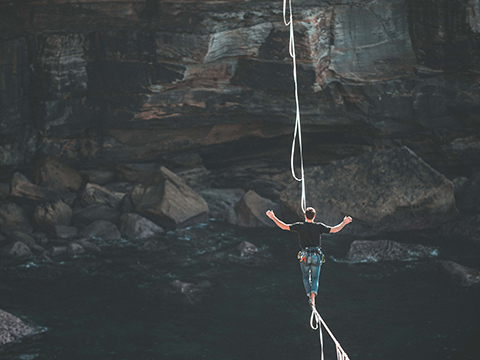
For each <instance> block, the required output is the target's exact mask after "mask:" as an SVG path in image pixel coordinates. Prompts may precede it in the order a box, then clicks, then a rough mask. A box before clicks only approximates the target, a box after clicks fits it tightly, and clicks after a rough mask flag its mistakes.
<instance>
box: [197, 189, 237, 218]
mask: <svg viewBox="0 0 480 360" xmlns="http://www.w3.org/2000/svg"><path fill="white" fill-rule="evenodd" d="M198 194H199V195H200V196H201V197H203V198H204V199H205V201H206V202H207V204H208V210H209V211H208V213H209V216H210V217H211V218H214V219H225V220H228V219H230V220H229V222H232V223H234V222H235V218H236V215H235V209H234V206H235V204H237V203H238V202H239V201H240V200H241V199H242V197H243V196H244V195H245V191H244V190H242V189H205V190H202V191H199V193H198Z"/></svg>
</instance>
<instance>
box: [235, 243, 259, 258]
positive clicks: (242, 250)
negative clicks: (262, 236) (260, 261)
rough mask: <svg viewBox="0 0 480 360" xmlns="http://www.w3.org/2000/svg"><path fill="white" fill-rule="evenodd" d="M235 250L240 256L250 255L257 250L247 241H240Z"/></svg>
mask: <svg viewBox="0 0 480 360" xmlns="http://www.w3.org/2000/svg"><path fill="white" fill-rule="evenodd" d="M236 250H237V251H238V253H239V254H240V257H247V256H252V255H253V254H255V253H256V252H257V251H258V248H257V247H256V246H255V245H253V244H252V243H250V242H248V241H242V242H241V243H240V244H239V245H238V246H237V247H236Z"/></svg>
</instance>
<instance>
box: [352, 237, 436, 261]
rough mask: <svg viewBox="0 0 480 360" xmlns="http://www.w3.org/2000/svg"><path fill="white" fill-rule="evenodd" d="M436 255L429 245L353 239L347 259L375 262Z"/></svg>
mask: <svg viewBox="0 0 480 360" xmlns="http://www.w3.org/2000/svg"><path fill="white" fill-rule="evenodd" d="M436 255H438V251H437V250H436V249H435V248H433V247H430V246H424V245H419V244H402V243H399V242H396V241H391V240H374V241H371V240H355V241H354V242H353V243H352V244H351V245H350V250H349V251H348V253H347V260H350V261H355V262H377V261H393V260H400V261H405V260H413V259H418V258H425V257H432V256H436Z"/></svg>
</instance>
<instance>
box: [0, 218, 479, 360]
mask: <svg viewBox="0 0 480 360" xmlns="http://www.w3.org/2000/svg"><path fill="white" fill-rule="evenodd" d="M383 238H388V239H391V240H397V241H403V242H412V243H421V244H425V245H433V246H435V247H436V248H437V249H438V256H436V257H433V258H430V259H422V260H411V261H402V262H389V263H388V262H385V263H373V264H372V263H349V262H346V261H344V257H345V254H346V253H347V251H348V248H349V246H350V243H351V242H352V240H354V238H352V237H349V236H345V235H344V236H342V235H341V234H339V235H331V236H329V237H328V238H325V239H324V251H325V253H326V254H327V262H326V264H325V265H324V267H323V268H322V274H321V287H320V294H319V297H318V300H317V308H318V310H319V311H320V313H321V315H322V317H323V318H324V320H325V321H326V322H327V324H328V325H329V327H330V329H331V330H332V331H333V333H334V334H335V336H336V337H337V339H338V340H339V341H340V343H341V344H342V346H343V348H344V349H345V350H346V352H347V353H348V355H349V356H350V358H351V359H383V360H385V359H388V360H397V359H398V360H403V359H422V360H425V359H431V360H437V359H475V360H476V359H479V357H478V356H479V355H478V354H479V353H480V345H479V344H480V326H479V324H480V312H479V311H478V306H479V304H480V302H479V299H480V287H463V286H460V285H456V284H455V283H453V282H451V281H450V279H449V278H448V277H447V276H446V275H445V274H444V273H443V272H442V271H441V270H440V269H439V267H438V264H437V261H438V260H439V259H445V260H453V261H456V262H458V263H460V264H462V265H465V266H470V267H474V268H477V269H478V268H480V261H479V260H480V246H478V245H474V244H469V243H468V242H463V241H462V239H450V238H441V237H439V236H438V235H437V234H436V233H434V232H430V233H428V232H422V233H408V234H402V233H397V234H391V235H390V236H388V237H383ZM244 240H246V241H249V242H252V243H253V244H255V245H257V246H258V247H259V248H260V251H259V254H258V255H256V257H255V259H257V260H242V259H240V258H239V257H238V256H236V255H235V254H234V253H233V254H232V252H231V251H230V250H231V248H232V247H234V246H235V245H237V244H238V243H240V242H241V241H244ZM162 241H163V244H164V245H165V246H163V245H162V246H156V247H155V246H151V245H150V247H148V249H149V250H147V249H146V248H145V246H144V247H142V245H141V244H136V243H130V242H126V241H122V242H117V243H105V244H103V245H102V246H103V252H102V253H101V254H99V255H96V256H92V255H86V256H80V257H76V258H73V259H64V261H58V262H54V263H49V262H45V261H32V262H30V263H28V264H10V265H8V266H4V267H3V268H2V270H1V274H0V280H1V283H0V290H1V294H2V296H1V297H0V308H1V309H3V310H5V311H8V312H11V313H13V314H15V315H17V316H20V317H22V318H24V319H29V320H30V321H32V322H33V323H34V324H36V325H39V326H42V327H46V328H47V330H46V332H44V333H43V334H42V335H41V336H38V337H37V338H34V339H31V340H29V341H27V342H23V343H20V344H18V345H15V346H12V347H9V348H7V349H6V350H4V351H3V353H0V358H2V359H23V360H29V359H138V360H142V359H145V360H146V359H222V360H234V359H235V360H236V359H245V360H246V359H262V360H266V359H275V360H280V359H302V360H303V359H319V356H320V355H319V337H318V336H319V335H318V331H313V330H311V329H310V326H309V324H308V323H309V318H310V310H309V308H308V305H307V298H306V296H305V294H304V292H303V286H302V281H301V276H300V269H299V267H298V263H297V260H296V253H297V247H298V245H297V240H296V235H295V234H292V233H288V232H282V231H281V230H278V229H238V228H232V227H228V226H227V225H225V224H224V223H222V222H213V223H211V224H209V225H203V226H199V227H197V228H192V229H189V230H186V231H181V232H180V233H176V234H169V235H168V236H167V239H165V240H162ZM212 254H214V255H212ZM175 280H180V281H182V282H186V283H192V284H194V285H197V289H198V290H197V291H196V292H195V291H194V292H193V293H187V294H185V293H180V292H179V290H178V289H176V288H175V287H174V286H172V282H174V281H175ZM325 335H326V334H325ZM325 341H326V349H325V352H326V359H327V360H328V359H335V358H336V357H335V353H334V349H333V346H332V345H331V341H330V340H329V338H328V335H326V340H325Z"/></svg>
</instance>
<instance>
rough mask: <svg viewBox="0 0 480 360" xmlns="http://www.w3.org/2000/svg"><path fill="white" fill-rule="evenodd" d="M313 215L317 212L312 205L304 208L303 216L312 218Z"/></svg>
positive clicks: (313, 217)
mask: <svg viewBox="0 0 480 360" xmlns="http://www.w3.org/2000/svg"><path fill="white" fill-rule="evenodd" d="M315 215H317V212H316V211H315V209H314V208H313V207H308V208H307V209H306V210H305V218H306V219H307V220H313V219H315Z"/></svg>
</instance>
